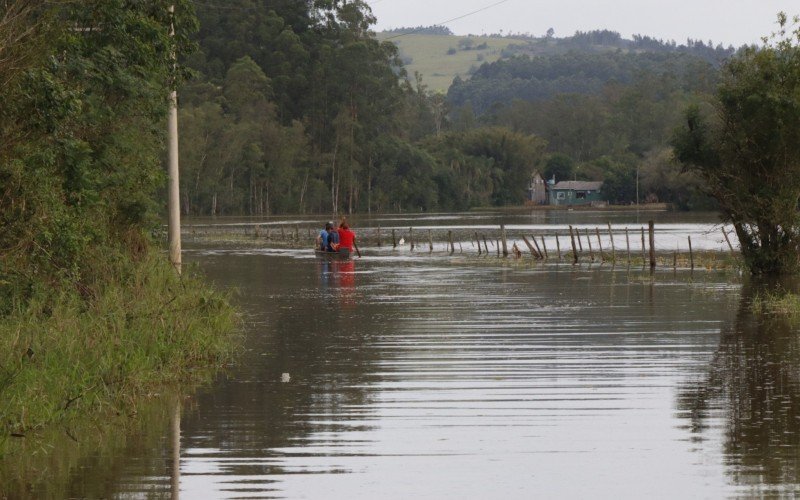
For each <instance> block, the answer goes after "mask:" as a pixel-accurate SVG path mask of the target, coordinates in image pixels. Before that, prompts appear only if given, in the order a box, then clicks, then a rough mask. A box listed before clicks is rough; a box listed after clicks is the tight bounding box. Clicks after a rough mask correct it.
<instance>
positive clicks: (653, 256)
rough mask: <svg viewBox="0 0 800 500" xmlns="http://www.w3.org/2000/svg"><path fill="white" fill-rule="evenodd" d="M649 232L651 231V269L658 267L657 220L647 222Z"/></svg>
mask: <svg viewBox="0 0 800 500" xmlns="http://www.w3.org/2000/svg"><path fill="white" fill-rule="evenodd" d="M647 226H648V233H650V269H655V268H656V227H655V222H653V221H649V222H648V223H647Z"/></svg>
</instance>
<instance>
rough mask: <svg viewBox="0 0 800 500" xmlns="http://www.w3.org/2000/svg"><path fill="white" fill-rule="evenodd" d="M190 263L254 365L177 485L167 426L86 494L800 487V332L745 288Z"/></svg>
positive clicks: (229, 378)
mask: <svg viewBox="0 0 800 500" xmlns="http://www.w3.org/2000/svg"><path fill="white" fill-rule="evenodd" d="M187 260H189V261H194V262H196V263H198V264H199V265H200V267H201V268H202V269H203V270H204V272H206V273H207V275H208V276H209V277H210V278H211V279H212V280H213V281H214V282H216V283H217V284H218V285H219V286H221V287H224V288H236V289H238V294H237V299H236V300H237V302H239V304H240V307H241V309H242V311H243V314H244V327H245V330H246V332H245V333H246V341H245V347H246V352H245V353H244V355H243V356H242V357H241V359H240V361H239V363H238V364H237V366H235V367H233V368H231V369H230V370H229V372H228V373H227V374H226V375H225V376H223V377H221V378H220V379H219V380H218V381H217V382H216V383H215V384H214V385H213V386H211V387H208V388H206V389H204V390H202V391H201V392H200V393H199V394H197V395H195V396H194V397H192V398H191V399H190V400H187V402H186V404H185V405H184V406H183V409H182V416H181V419H180V436H179V441H178V442H179V447H180V456H179V460H178V463H179V468H176V467H174V466H173V465H172V464H173V462H172V458H171V453H172V446H173V445H172V444H171V442H172V438H171V437H170V426H169V425H170V422H169V420H168V419H165V420H162V421H161V425H160V426H159V425H154V426H153V427H152V428H151V429H150V430H149V431H148V432H150V433H151V434H153V435H156V436H160V439H159V440H156V441H155V444H150V445H147V446H144V445H141V444H138V445H136V444H134V445H132V446H130V447H129V449H128V450H126V451H125V452H124V453H123V454H122V456H117V457H116V458H115V460H114V464H113V467H114V471H113V473H108V472H105V473H102V474H98V469H102V468H103V467H104V465H103V464H102V463H94V465H93V467H92V468H87V469H85V470H81V471H77V472H76V473H75V475H74V480H73V481H72V485H71V487H70V488H71V489H70V491H69V494H70V495H72V496H92V494H90V493H88V492H93V491H98V489H99V488H98V487H97V485H96V484H93V483H94V482H95V481H100V480H103V481H107V484H106V485H105V486H104V488H102V491H104V493H103V494H104V495H109V496H123V497H128V496H132V497H141V496H170V495H171V496H172V497H173V498H176V497H178V496H180V497H182V498H191V499H195V498H247V497H252V498H312V499H317V498H325V499H327V498H367V499H371V498H398V499H399V498H420V497H421V498H531V497H535V496H536V497H560V498H582V497H620V498H641V497H643V496H645V495H646V496H648V497H656V498H681V497H684V498H685V497H703V498H708V497H710V498H719V497H740V496H753V495H764V494H776V495H781V494H783V495H790V494H792V493H794V492H796V491H798V484H799V483H800V461H799V460H798V459H799V458H800V371H798V361H800V359H798V357H799V356H800V355H799V354H798V353H799V352H800V351H799V349H800V343H798V337H797V335H796V333H797V328H794V327H793V326H792V325H788V324H784V323H782V322H781V321H779V320H776V319H772V320H769V321H765V320H760V319H758V318H754V317H753V315H752V314H751V313H750V312H749V307H748V300H749V296H750V295H752V293H754V292H753V290H752V287H751V286H750V285H747V284H745V285H744V286H743V285H742V283H741V279H740V278H738V275H733V274H731V273H728V274H721V273H711V272H695V273H694V274H690V273H689V272H682V271H678V272H673V271H671V270H669V271H662V272H657V273H656V275H655V277H654V278H652V279H651V277H650V276H649V274H644V273H643V272H642V271H641V270H638V269H634V270H629V269H626V268H619V267H618V268H614V269H612V268H610V267H609V266H604V267H600V266H594V267H588V266H579V267H573V266H570V265H566V264H562V265H533V264H531V265H530V266H502V265H485V266H480V265H475V262H473V261H469V260H465V259H464V258H463V257H460V256H458V255H455V256H452V257H451V256H446V255H442V256H433V257H425V256H419V257H415V258H410V257H408V256H407V255H406V254H403V253H400V252H396V253H392V252H388V251H385V250H384V251H381V252H374V253H373V252H367V254H366V256H365V258H364V259H361V260H355V261H345V262H339V261H328V260H326V259H320V258H315V257H314V256H313V254H311V253H310V252H301V253H299V254H298V253H296V252H291V251H271V250H237V249H224V250H221V249H218V248H206V249H194V250H189V251H188V252H187ZM173 436H177V434H174V435H173ZM143 441H144V442H146V443H152V441H153V440H152V439H150V440H143ZM109 477H111V479H109ZM98 478H99V479H98ZM102 478H105V479H102Z"/></svg>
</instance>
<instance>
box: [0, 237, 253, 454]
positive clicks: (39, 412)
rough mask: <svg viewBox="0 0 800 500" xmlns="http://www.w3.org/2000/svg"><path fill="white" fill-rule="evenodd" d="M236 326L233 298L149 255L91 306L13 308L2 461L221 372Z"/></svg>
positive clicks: (83, 302)
mask: <svg viewBox="0 0 800 500" xmlns="http://www.w3.org/2000/svg"><path fill="white" fill-rule="evenodd" d="M235 318H236V317H235V313H234V310H233V309H232V307H231V306H230V305H229V304H228V301H227V299H226V297H224V296H222V295H220V294H219V293H217V292H214V291H212V290H210V289H209V287H208V285H206V284H204V283H203V282H202V281H201V280H199V279H198V278H197V277H194V276H192V275H191V273H185V275H184V276H183V277H182V278H179V277H178V276H177V275H176V273H175V272H174V271H173V269H172V268H171V267H170V266H169V264H168V263H167V262H166V261H165V259H164V258H163V257H162V256H159V255H153V253H152V252H151V254H150V255H149V256H146V257H144V258H143V259H142V260H141V261H139V262H137V263H135V264H131V266H130V267H129V269H128V271H127V272H126V273H125V275H124V277H118V278H116V279H113V280H107V281H106V282H104V285H103V287H102V288H99V289H97V290H94V291H93V292H92V295H91V296H89V297H86V296H83V295H82V294H80V293H69V292H64V293H62V294H61V295H57V296H56V297H55V298H52V296H51V297H49V298H48V299H47V300H42V301H41V302H37V301H36V300H34V301H33V302H31V303H28V304H26V306H25V307H24V308H17V309H15V310H14V311H12V312H11V314H10V315H8V316H6V317H4V318H2V319H0V459H2V458H6V459H7V458H9V457H13V455H14V454H15V451H16V450H19V449H21V448H25V447H30V444H29V443H30V442H35V441H37V440H38V439H40V438H41V436H42V435H43V434H44V433H45V431H47V430H48V429H50V428H52V427H54V426H55V425H56V424H58V425H59V426H65V428H66V427H68V426H69V425H70V423H72V422H81V421H83V420H85V419H87V418H92V419H104V418H106V417H108V416H116V415H131V414H134V413H135V411H136V405H137V404H138V402H139V401H141V400H142V398H143V397H146V396H147V395H148V394H151V393H154V392H156V391H158V390H160V389H161V388H163V387H164V386H165V385H168V384H174V383H179V382H192V381H193V380H196V379H197V378H198V377H199V376H200V375H201V371H202V370H201V369H208V368H209V367H211V368H213V367H219V366H221V365H222V364H224V363H225V362H226V361H227V360H228V359H230V356H231V355H232V354H233V352H234V351H235V349H236V346H237V345H238V343H237V339H236V338H235V334H234V331H235V322H236V319H235ZM21 443H25V444H24V446H22V445H21Z"/></svg>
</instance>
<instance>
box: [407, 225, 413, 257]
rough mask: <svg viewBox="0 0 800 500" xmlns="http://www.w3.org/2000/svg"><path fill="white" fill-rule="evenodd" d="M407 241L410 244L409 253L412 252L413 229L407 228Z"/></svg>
mask: <svg viewBox="0 0 800 500" xmlns="http://www.w3.org/2000/svg"><path fill="white" fill-rule="evenodd" d="M408 241H409V242H410V243H411V251H412V252H413V251H414V228H413V227H410V228H408Z"/></svg>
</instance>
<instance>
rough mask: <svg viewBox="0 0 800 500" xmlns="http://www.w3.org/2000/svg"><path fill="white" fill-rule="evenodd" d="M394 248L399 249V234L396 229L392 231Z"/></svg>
mask: <svg viewBox="0 0 800 500" xmlns="http://www.w3.org/2000/svg"><path fill="white" fill-rule="evenodd" d="M392 248H397V234H396V233H395V230H394V229H392Z"/></svg>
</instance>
